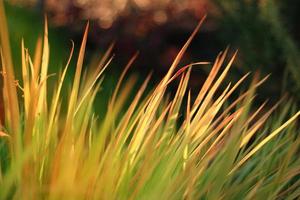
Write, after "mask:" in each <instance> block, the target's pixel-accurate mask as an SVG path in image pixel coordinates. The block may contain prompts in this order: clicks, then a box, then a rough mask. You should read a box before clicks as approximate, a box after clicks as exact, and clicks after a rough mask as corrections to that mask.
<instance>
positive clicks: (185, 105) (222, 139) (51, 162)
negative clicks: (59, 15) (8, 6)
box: [0, 1, 300, 199]
mask: <svg viewBox="0 0 300 200" xmlns="http://www.w3.org/2000/svg"><path fill="white" fill-rule="evenodd" d="M0 20H1V21H0V22H1V23H0V28H1V29H0V33H1V66H2V78H3V83H4V87H3V102H4V105H5V109H4V111H5V123H3V124H2V127H1V132H0V140H1V146H0V148H1V149H0V151H1V152H0V153H1V154H0V156H1V163H0V167H1V168H0V198H1V199H11V198H14V199H262V198H264V199H265V198H267V199H278V198H279V199H280V198H285V199H294V198H296V197H299V194H300V190H299V184H300V181H299V180H298V179H297V176H299V173H300V161H299V159H297V153H299V142H300V139H299V137H298V134H299V131H298V127H297V124H296V123H295V120H296V119H297V118H298V116H299V114H300V112H299V111H298V110H297V109H296V108H295V107H294V106H292V103H291V102H290V101H288V103H286V102H287V100H286V99H284V101H285V104H286V105H285V106H284V107H283V108H282V111H281V112H280V114H276V115H274V116H272V117H271V120H269V121H267V120H268V118H269V116H270V115H271V114H272V113H273V111H274V109H275V108H276V107H277V106H278V105H275V106H274V107H273V108H271V109H270V110H267V111H266V112H262V110H266V109H267V108H265V104H263V105H261V106H260V107H258V108H257V109H256V110H255V109H254V108H251V102H252V101H253V100H254V96H255V88H257V87H258V86H259V85H261V84H262V83H263V82H264V81H265V80H266V78H263V79H262V80H259V78H258V77H257V76H255V77H254V80H253V82H252V85H251V86H250V88H249V89H248V90H246V91H244V92H241V93H240V95H239V96H238V98H237V99H235V100H234V101H230V102H232V103H229V101H228V99H229V98H231V96H232V94H233V93H236V92H239V91H236V90H237V89H238V88H239V86H240V85H241V84H242V83H243V81H244V80H245V79H246V78H247V77H248V76H249V74H246V75H245V76H243V77H242V78H241V79H240V80H239V81H238V82H237V83H230V84H228V85H227V86H226V87H225V89H224V90H223V91H221V92H220V90H221V89H220V86H221V84H222V82H223V81H224V79H225V78H226V75H227V74H228V73H229V70H230V67H231V64H232V63H233V61H234V58H235V57H236V54H234V55H233V56H232V58H231V59H230V61H229V62H228V63H224V60H225V58H226V55H227V50H225V51H224V52H222V53H220V54H219V55H218V56H217V58H216V60H215V62H214V63H213V64H209V63H206V62H198V63H193V64H191V65H188V66H186V67H183V68H181V69H180V70H178V69H177V68H178V64H179V62H180V60H181V57H182V56H183V54H184V52H185V50H186V49H187V47H188V45H189V44H190V43H191V41H192V39H193V38H194V37H195V35H196V33H197V31H198V30H199V28H200V26H201V24H202V22H203V20H204V18H203V20H202V21H201V22H200V23H199V24H198V26H197V27H196V29H195V31H194V32H193V33H192V35H191V37H190V38H189V39H188V41H187V42H186V44H185V45H184V46H183V48H182V49H181V51H180V52H179V53H178V55H177V57H176V58H175V60H174V62H173V64H172V65H171V67H170V69H169V71H168V73H167V74H166V75H165V77H164V78H163V79H162V80H161V81H160V82H159V83H158V84H157V85H156V86H155V87H154V88H153V90H152V91H151V92H147V93H146V94H145V90H146V88H147V86H148V82H149V80H150V76H148V77H147V78H146V80H145V81H144V83H143V84H142V85H141V86H140V88H139V90H138V91H137V92H136V94H135V95H134V98H133V99H131V101H130V102H131V103H130V105H129V106H128V107H126V106H125V102H126V101H128V96H129V95H128V94H129V93H130V92H132V91H133V90H132V88H133V87H134V85H135V84H136V82H135V81H134V80H135V79H134V78H132V79H129V80H128V81H124V77H125V76H126V71H127V70H128V68H129V67H130V65H131V64H132V63H133V61H134V59H135V57H133V58H132V59H131V60H130V62H129V64H128V65H127V66H126V68H125V70H124V73H123V74H122V75H121V77H120V79H119V82H118V83H117V86H116V88H115V91H114V93H113V95H112V97H111V100H110V101H109V103H108V105H107V112H106V113H95V112H94V108H93V106H94V105H95V104H96V103H97V102H94V100H95V96H96V94H97V93H98V91H99V88H100V86H101V83H102V81H101V77H102V75H103V72H104V71H105V69H106V68H107V67H108V66H109V64H110V62H111V61H112V56H111V52H112V47H110V48H109V49H108V50H107V52H106V54H105V55H104V56H103V57H102V59H101V61H100V62H99V64H98V65H97V66H94V67H93V68H91V70H89V71H88V72H85V71H84V68H83V61H84V53H85V46H86V42H87V33H88V25H87V27H86V30H85V32H84V35H83V40H82V44H81V47H80V51H79V55H78V57H77V64H76V71H75V76H74V80H73V82H72V83H71V84H70V83H67V82H65V81H64V80H65V77H66V74H67V73H68V68H69V64H70V61H71V59H74V55H73V49H74V45H73V44H72V48H71V52H70V57H69V58H68V59H67V61H66V65H65V67H64V69H62V72H61V73H58V74H56V75H51V74H50V75H49V74H48V63H49V52H50V49H49V44H48V33H47V21H46V23H45V31H44V37H43V38H42V39H40V40H38V41H39V43H38V44H37V48H36V52H35V55H34V57H33V58H32V57H31V56H30V55H29V53H28V51H27V49H26V47H25V45H24V42H23V41H21V51H22V66H21V67H22V79H23V80H22V84H21V85H20V84H16V81H15V75H14V67H13V64H12V58H11V56H10V45H9V43H8V41H9V40H8V30H7V28H6V24H5V13H4V10H3V5H2V1H0ZM197 65H207V66H210V65H211V71H210V73H209V75H208V77H207V79H206V81H205V83H204V84H203V86H202V88H200V91H199V92H198V93H197V94H196V95H195V98H192V95H191V92H190V90H189V89H188V81H189V77H190V75H191V69H192V67H193V66H197ZM70 67H71V66H70ZM49 76H52V77H51V79H56V80H57V84H56V87H55V90H54V91H48V88H49V87H48V86H47V83H48V79H49V78H50V77H49ZM174 79H180V81H179V85H178V87H177V92H176V94H175V95H174V96H173V97H172V98H171V99H168V98H167V94H166V93H167V92H166V91H167V88H168V86H169V84H170V83H171V82H172V81H173V80H174ZM64 85H68V86H70V87H69V88H70V90H69V95H68V100H67V103H66V102H64V101H63V96H65V95H63V94H62V93H63V89H62V88H63V86H64ZM62 108H64V109H62ZM65 110H66V112H64V111H65ZM291 113H296V114H294V115H292V116H291V117H290V118H288V117H289V116H290V114H291ZM99 115H101V116H102V117H101V118H103V120H99V119H98V117H97V116H99ZM179 119H180V120H179Z"/></svg>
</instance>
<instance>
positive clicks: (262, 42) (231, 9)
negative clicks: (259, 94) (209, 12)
mask: <svg viewBox="0 0 300 200" xmlns="http://www.w3.org/2000/svg"><path fill="white" fill-rule="evenodd" d="M215 2H216V5H217V6H218V7H219V8H220V10H221V13H222V14H221V15H220V17H219V18H218V23H219V30H220V31H219V32H220V36H221V37H220V40H221V41H223V42H224V43H228V42H229V43H231V44H233V45H234V46H235V47H237V48H239V49H240V52H241V55H240V59H239V61H240V66H243V67H241V68H240V69H241V70H242V71H248V70H259V71H261V72H262V73H263V74H268V73H272V76H271V79H273V81H270V82H272V85H268V88H266V89H265V90H266V92H267V93H268V90H270V92H269V93H270V94H274V93H276V92H277V94H278V91H279V88H281V89H282V90H283V91H284V92H286V91H288V92H291V93H293V94H294V95H297V97H298V99H299V97H300V96H299V94H300V93H299V92H300V57H299V49H298V46H297V41H295V39H296V38H293V36H292V33H293V34H295V32H293V31H297V30H295V29H294V27H296V26H297V24H296V21H295V20H294V17H295V16H296V15H298V19H299V12H298V10H297V9H295V8H297V6H296V5H297V3H296V4H293V3H292V1H291V0H288V1H275V0H265V1H233V0H228V1H222V0H215ZM294 3H295V2H294ZM298 5H299V3H298ZM298 8H299V6H298ZM282 10H285V13H284V12H282ZM298 33H299V32H298ZM298 42H299V41H298ZM274 83H276V84H274ZM282 85H283V86H282ZM272 90H273V91H272Z"/></svg>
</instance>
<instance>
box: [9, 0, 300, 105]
mask: <svg viewBox="0 0 300 200" xmlns="http://www.w3.org/2000/svg"><path fill="white" fill-rule="evenodd" d="M6 10H7V15H8V20H9V28H10V32H11V40H12V45H13V51H14V52H13V53H14V57H15V58H16V59H15V63H18V62H20V61H19V60H18V59H17V58H18V57H19V54H20V50H19V47H20V41H21V38H22V37H24V39H25V43H26V46H27V47H28V48H29V51H32V52H33V51H34V47H35V42H36V38H37V36H38V35H41V34H42V32H43V31H42V30H43V28H42V26H43V21H44V13H46V14H47V16H48V20H49V24H50V33H49V35H50V44H51V46H50V48H51V57H50V60H51V61H50V65H51V70H53V71H55V70H56V69H58V68H60V67H61V66H63V64H64V63H65V60H66V59H67V56H68V52H69V50H70V46H71V45H70V39H72V40H74V41H75V44H76V45H77V47H78V46H79V45H80V40H81V36H82V32H83V29H84V26H85V24H86V22H87V20H90V23H91V28H90V31H89V40H88V46H87V48H88V51H87V60H91V59H92V58H93V57H95V56H99V55H101V54H102V53H103V52H104V50H106V49H107V48H108V46H109V45H110V44H111V43H112V42H115V47H114V53H115V58H114V61H113V63H112V67H111V68H110V69H109V70H108V72H107V74H108V75H107V77H108V78H107V81H108V82H109V81H111V82H112V83H113V82H114V81H115V79H116V78H118V76H117V74H120V72H121V71H122V70H123V69H124V66H125V65H126V62H127V61H128V60H129V59H130V57H131V56H132V55H133V54H134V53H135V52H136V51H139V52H140V54H139V57H138V59H137V61H136V62H135V64H134V67H133V69H132V70H133V71H134V72H135V73H137V74H139V76H140V77H145V76H146V75H147V74H148V73H149V72H151V71H153V73H154V76H153V77H154V80H153V82H155V81H156V80H159V78H160V77H162V76H163V75H164V74H165V72H166V71H167V70H168V68H169V66H170V65H171V63H172V61H173V59H174V58H175V56H176V54H177V53H178V51H179V49H180V48H181V47H182V45H183V44H184V42H185V41H186V39H187V38H188V36H189V35H190V34H191V32H192V31H193V29H194V28H195V26H196V24H197V23H198V22H199V20H200V19H201V18H202V17H203V16H204V15H205V14H207V19H206V21H205V23H204V24H203V26H202V28H201V31H200V33H199V34H198V35H197V36H196V38H195V39H194V41H193V42H192V45H191V46H190V48H189V49H188V52H187V53H186V54H185V56H184V58H183V60H182V62H181V64H180V66H183V65H184V64H187V63H191V62H196V61H211V62H213V61H214V59H215V58H216V56H217V54H218V53H219V52H220V51H222V50H224V49H225V48H226V47H227V46H228V45H229V46H230V54H231V55H232V52H234V51H235V50H237V49H238V50H239V53H238V57H237V59H236V61H235V63H234V67H233V69H232V70H231V73H230V76H228V80H227V81H234V80H237V79H238V78H240V77H241V76H242V75H243V74H245V73H247V72H248V71H251V72H256V71H259V72H260V74H261V76H265V75H267V74H270V73H271V77H270V78H269V80H268V81H267V82H266V84H264V86H262V87H261V89H260V90H259V97H258V98H259V99H266V98H268V99H270V100H271V101H274V102H275V101H277V100H278V99H279V96H282V94H286V93H287V94H288V95H289V96H290V97H293V98H294V99H295V101H296V102H299V101H300V56H299V45H300V26H299V23H298V22H299V19H300V1H298V0H285V1H282V0H239V1H236V0H226V1H224V0H11V1H7V2H6ZM77 49H78V48H77ZM229 57H230V56H229ZM87 62H88V61H87ZM208 71H209V68H208V67H203V68H201V67H197V68H195V69H193V75H192V79H191V83H190V87H191V88H192V89H196V90H197V89H199V87H200V86H201V84H202V83H203V80H204V79H205V77H206V75H207V73H208ZM108 85H109V84H108Z"/></svg>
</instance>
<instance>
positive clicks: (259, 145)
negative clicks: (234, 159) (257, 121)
mask: <svg viewBox="0 0 300 200" xmlns="http://www.w3.org/2000/svg"><path fill="white" fill-rule="evenodd" d="M299 115H300V111H298V112H297V113H296V114H295V115H294V116H293V117H291V118H290V119H289V120H288V121H286V122H285V123H284V124H282V125H281V126H280V127H279V128H277V129H276V130H275V131H273V132H272V133H271V134H270V135H268V136H267V137H266V138H265V139H263V140H262V141H261V142H260V143H259V144H258V145H256V146H255V147H254V148H253V149H252V150H251V151H250V152H249V153H248V154H247V155H246V156H245V157H243V158H242V160H241V161H239V162H238V163H237V164H236V165H235V166H234V168H233V169H232V170H231V172H230V174H231V173H233V172H234V171H235V170H237V169H238V168H239V167H240V166H241V165H243V164H244V163H245V162H246V161H247V160H248V159H249V158H250V157H251V156H252V155H253V154H255V153H256V152H257V151H259V150H260V149H261V148H262V147H263V146H264V145H265V144H266V143H267V142H269V141H270V140H271V139H272V138H274V137H275V136H276V135H278V134H279V133H280V132H281V131H282V130H283V129H284V128H286V127H287V126H288V125H289V124H290V123H292V122H293V121H295V120H296V119H297V118H298V117H299Z"/></svg>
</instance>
